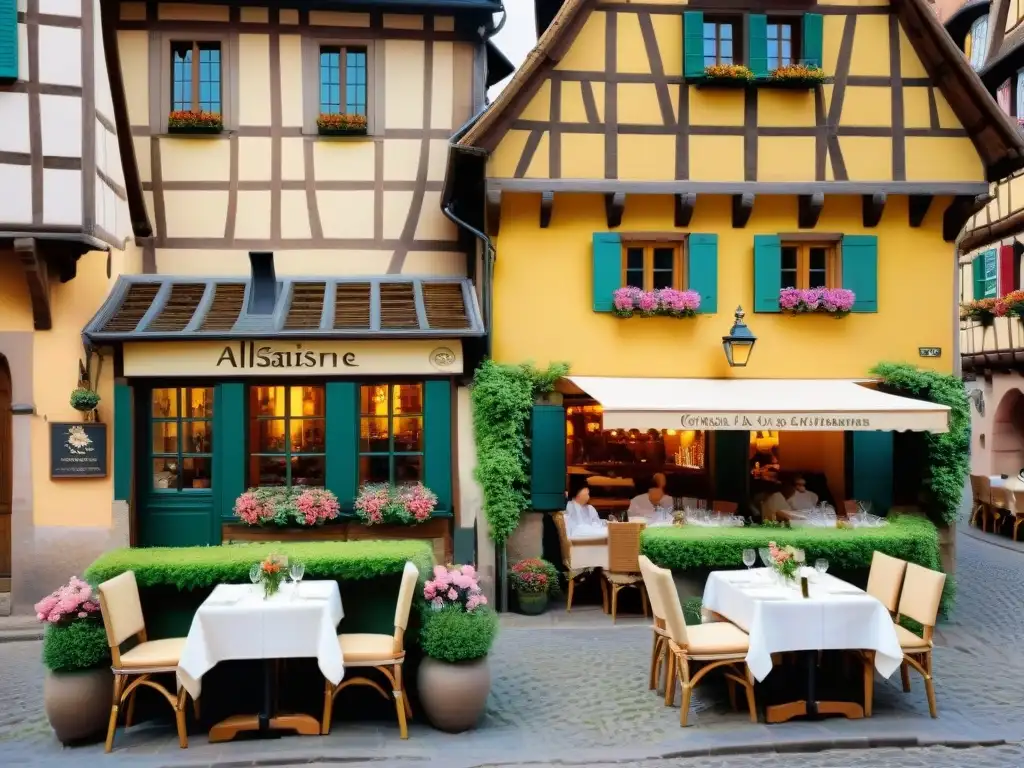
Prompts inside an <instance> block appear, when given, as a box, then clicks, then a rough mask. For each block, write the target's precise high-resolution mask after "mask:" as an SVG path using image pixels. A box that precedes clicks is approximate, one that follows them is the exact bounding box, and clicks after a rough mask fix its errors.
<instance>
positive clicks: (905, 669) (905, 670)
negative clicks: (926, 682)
mask: <svg viewBox="0 0 1024 768" xmlns="http://www.w3.org/2000/svg"><path fill="white" fill-rule="evenodd" d="M900 680H901V681H902V682H903V692H904V693H910V667H909V666H907V662H905V661H904V662H903V663H902V664H900Z"/></svg>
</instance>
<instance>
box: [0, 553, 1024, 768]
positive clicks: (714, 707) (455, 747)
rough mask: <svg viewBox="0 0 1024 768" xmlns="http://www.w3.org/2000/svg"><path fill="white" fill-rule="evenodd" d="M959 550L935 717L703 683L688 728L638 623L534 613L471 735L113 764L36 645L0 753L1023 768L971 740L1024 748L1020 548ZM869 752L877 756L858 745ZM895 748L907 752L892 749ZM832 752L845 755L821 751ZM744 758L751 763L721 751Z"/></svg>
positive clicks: (369, 728)
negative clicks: (730, 697)
mask: <svg viewBox="0 0 1024 768" xmlns="http://www.w3.org/2000/svg"><path fill="white" fill-rule="evenodd" d="M958 547H959V565H958V574H957V575H958V588H959V589H958V591H959V594H958V600H957V606H958V608H957V612H956V615H955V616H954V617H953V619H952V620H951V621H949V622H947V623H945V624H943V625H942V626H941V631H940V633H939V635H938V639H937V642H938V646H939V647H938V649H937V650H936V659H935V669H936V680H937V684H936V688H937V697H938V705H939V719H938V720H932V719H931V718H930V717H929V716H928V710H927V705H926V702H925V697H924V689H923V686H922V685H921V683H920V678H919V677H916V676H914V675H912V677H911V680H912V683H913V691H912V692H911V693H910V694H907V695H905V694H903V693H902V692H901V691H900V689H899V682H898V680H899V678H898V675H897V676H895V680H894V681H883V680H878V681H877V683H876V693H875V717H873V718H871V719H867V720H860V721H846V720H841V719H839V720H827V721H824V722H819V723H803V722H793V723H789V724H785V725H776V726H771V727H769V726H767V725H763V724H756V725H755V724H751V723H750V722H749V720H748V719H747V718H746V716H745V715H743V714H736V713H733V712H731V711H730V710H729V708H728V707H727V706H726V705H725V703H724V702H723V700H722V699H723V698H724V697H723V696H722V692H721V689H720V688H719V687H718V686H717V685H714V684H712V685H709V686H707V687H706V688H705V689H701V688H698V692H697V694H696V701H695V705H694V712H693V713H692V714H691V718H690V722H691V723H692V725H693V727H690V728H685V729H683V728H680V727H679V710H678V706H677V707H676V708H672V709H668V708H665V707H663V706H662V705H661V704H660V702H659V700H658V698H657V697H656V696H655V695H654V694H652V693H651V692H649V691H648V690H647V686H646V666H647V660H648V655H647V654H648V653H649V637H650V634H649V630H648V629H647V628H646V627H645V626H643V624H642V623H641V622H640V620H638V619H636V620H632V621H630V620H626V621H620V624H619V625H618V626H616V627H614V628H613V627H611V626H610V625H609V624H608V622H607V619H606V618H605V617H602V616H600V614H599V613H597V614H596V615H595V614H594V613H592V614H591V615H590V616H589V617H588V616H587V613H586V611H581V612H580V613H579V618H577V612H576V611H574V613H573V615H572V617H570V619H568V620H567V619H565V617H564V613H562V612H561V611H557V612H555V613H552V614H549V615H548V616H547V617H541V618H540V619H528V620H526V619H523V618H522V617H518V618H515V619H512V620H509V621H507V622H505V626H504V628H503V631H502V633H501V635H500V638H499V641H498V644H497V646H496V648H495V650H494V652H493V654H492V660H491V667H492V676H493V687H492V697H491V700H490V702H489V706H488V713H487V717H486V722H485V723H484V724H483V725H482V726H481V728H480V729H479V730H477V731H475V732H472V733H467V734H461V735H459V736H449V735H446V734H442V733H439V732H437V731H434V730H432V729H430V728H429V727H427V726H426V725H424V724H423V723H422V722H417V723H414V724H413V725H412V727H411V728H410V738H409V740H408V741H405V742H402V741H400V740H399V739H398V737H397V730H396V728H395V727H394V725H393V724H392V723H389V722H383V721H382V722H379V723H366V724H359V725H351V724H339V725H338V727H336V728H335V729H334V731H333V732H332V735H331V736H329V737H327V738H323V739H298V738H284V739H279V740H274V741H264V742H249V743H238V744H222V745H210V744H208V743H207V742H206V739H205V738H204V737H203V735H201V734H200V733H195V734H193V736H192V739H191V743H190V746H189V749H188V750H187V751H180V750H178V749H177V748H176V744H175V743H174V741H173V738H172V736H171V732H170V729H169V727H163V726H159V727H158V726H149V725H143V726H139V727H138V728H133V729H132V731H131V732H130V733H128V734H124V733H121V732H119V734H118V742H117V746H118V749H117V750H116V751H115V753H114V755H112V756H109V757H104V756H103V754H102V747H101V746H100V745H95V746H87V747H81V748H78V749H74V750H71V749H61V747H60V746H59V745H58V744H56V743H55V742H54V740H53V739H52V737H51V736H50V733H49V730H48V727H47V725H46V721H45V717H44V716H43V713H42V709H41V691H42V669H41V666H40V663H39V643H38V642H17V643H4V644H0V661H2V664H3V667H2V668H3V679H2V688H3V690H4V693H5V696H4V697H3V699H2V701H0V753H2V754H3V755H4V758H5V759H4V764H5V765H7V764H33V765H36V764H38V765H50V764H52V765H58V764H70V763H72V762H81V761H83V760H84V761H85V764H87V765H92V764H95V763H96V761H98V760H101V759H102V760H103V761H104V764H111V765H113V764H121V763H124V764H130V765H132V766H144V767H145V766H154V768H155V766H166V767H167V768H170V766H179V765H180V766H186V765H189V766H190V765H214V764H217V763H218V762H220V761H225V760H231V761H237V760H259V759H265V760H272V761H274V764H276V765H286V764H288V763H289V762H291V761H293V760H294V761H295V763H296V764H308V763H309V762H310V761H316V760H318V759H322V760H324V761H325V762H331V761H337V760H338V759H341V758H349V759H352V758H356V759H358V758H361V757H365V758H367V759H374V760H375V761H384V762H399V763H400V762H405V761H406V760H415V761H417V762H420V761H425V760H427V761H432V760H434V759H438V758H442V757H443V758H444V762H445V765H446V766H448V767H451V768H455V767H456V766H463V765H464V766H486V765H492V764H498V763H500V764H502V765H508V764H509V763H510V762H511V761H521V762H523V763H527V762H530V763H541V764H543V763H547V762H554V761H560V762H568V763H576V764H586V765H592V766H599V765H602V764H609V763H611V762H615V763H616V765H619V766H633V765H636V766H640V765H643V766H647V767H649V768H670V767H671V766H676V765H679V766H682V765H685V766H687V768H696V767H697V766H707V767H708V768H711V766H715V767H716V768H726V767H727V766H733V767H734V768H747V767H748V766H749V767H750V768H759V767H760V766H767V765H776V764H778V760H779V758H778V756H777V755H775V756H772V755H766V754H763V753H764V752H766V751H774V750H778V751H785V750H787V748H788V749H794V748H796V745H797V744H800V745H801V746H800V748H801V749H804V750H809V751H810V752H811V753H810V754H806V755H799V756H796V755H794V756H787V758H786V761H787V762H788V763H791V764H793V765H796V766H805V767H806V768H826V767H829V768H831V767H832V766H835V767H836V768H839V767H840V766H850V767H851V768H853V767H854V766H858V767H859V766H891V767H892V768H902V767H903V766H908V767H909V766H925V765H927V766H929V768H939V767H940V766H950V767H951V766H954V765H956V766H963V767H964V768H972V767H973V766H1024V750H1022V749H1021V748H1020V747H1019V746H990V747H984V748H978V747H977V746H976V745H978V744H990V745H992V744H1000V743H1002V742H1019V741H1022V740H1024V721H1021V719H1020V718H1019V717H1017V716H1016V713H1019V712H1020V711H1021V710H1022V707H1024V690H1022V688H1021V685H1020V681H1021V680H1024V660H1022V659H1021V657H1020V655H1019V654H1017V653H1010V652H1008V649H1012V648H1015V647H1016V645H1017V640H1018V638H1019V637H1020V636H1021V634H1022V633H1024V596H1022V595H1021V593H1020V590H1019V585H1020V583H1021V573H1022V571H1024V554H1022V553H1020V552H1017V551H1013V550H1011V549H1007V548H1002V547H997V546H993V545H992V544H989V543H986V542H982V541H979V540H977V539H975V538H972V537H970V536H968V535H963V534H961V535H960V537H959V539H958ZM575 622H578V623H575ZM167 725H168V726H169V720H168V723H167ZM929 745H932V746H929ZM935 745H947V746H935ZM950 745H951V746H957V745H962V746H964V747H968V746H969V747H973V748H968V749H950V748H949V746H950ZM868 746H877V747H879V748H878V749H872V750H868V749H856V748H857V747H862V748H863V747H868ZM904 746H905V747H910V748H908V749H891V748H890V747H904ZM834 747H841V748H842V749H839V750H833V751H821V750H829V749H830V748H834ZM914 747H927V748H924V749H919V748H914ZM740 750H743V751H747V752H753V753H754V754H747V755H736V754H715V753H728V752H730V751H731V752H733V753H735V752H738V751H740ZM709 753H710V754H711V756H708V755H709ZM759 753H760V754H759ZM701 755H703V756H701ZM666 757H671V758H680V759H663V758H666ZM682 758H686V759H685V760H684V759H682ZM375 764H377V765H380V764H381V763H380V762H376V763H375Z"/></svg>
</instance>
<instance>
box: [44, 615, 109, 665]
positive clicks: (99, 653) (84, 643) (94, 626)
mask: <svg viewBox="0 0 1024 768" xmlns="http://www.w3.org/2000/svg"><path fill="white" fill-rule="evenodd" d="M43 664H44V665H45V666H46V668H47V669H49V670H50V671H51V672H78V671H80V670H83V669H95V668H96V667H102V666H106V665H108V664H110V648H109V647H108V646H107V633H106V631H105V630H104V629H103V624H102V622H99V621H95V620H88V621H76V622H74V623H73V624H69V625H68V626H66V627H57V626H49V627H47V628H46V635H45V636H44V638H43Z"/></svg>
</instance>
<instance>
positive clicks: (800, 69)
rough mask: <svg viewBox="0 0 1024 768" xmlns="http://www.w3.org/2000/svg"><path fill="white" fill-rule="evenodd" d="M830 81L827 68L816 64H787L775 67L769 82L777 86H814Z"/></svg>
mask: <svg viewBox="0 0 1024 768" xmlns="http://www.w3.org/2000/svg"><path fill="white" fill-rule="evenodd" d="M826 82H828V78H827V77H826V76H825V70H823V69H822V68H821V67H818V66H815V65H814V64H787V65H786V66H783V67H777V68H776V69H773V70H772V71H771V73H770V74H769V75H768V80H767V83H768V84H769V85H772V86H775V87H777V88H813V87H814V86H816V85H822V84H823V83H826Z"/></svg>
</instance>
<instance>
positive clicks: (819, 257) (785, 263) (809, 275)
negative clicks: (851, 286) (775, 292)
mask: <svg viewBox="0 0 1024 768" xmlns="http://www.w3.org/2000/svg"><path fill="white" fill-rule="evenodd" d="M841 283H842V277H841V272H840V269H839V254H838V252H837V251H836V248H835V246H834V245H831V244H828V243H785V242H784V243H782V287H783V288H839V287H840V284H841Z"/></svg>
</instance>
